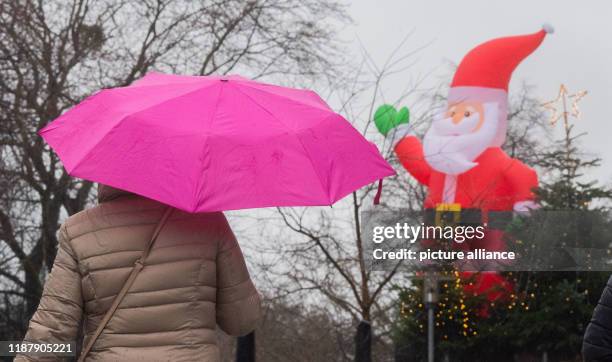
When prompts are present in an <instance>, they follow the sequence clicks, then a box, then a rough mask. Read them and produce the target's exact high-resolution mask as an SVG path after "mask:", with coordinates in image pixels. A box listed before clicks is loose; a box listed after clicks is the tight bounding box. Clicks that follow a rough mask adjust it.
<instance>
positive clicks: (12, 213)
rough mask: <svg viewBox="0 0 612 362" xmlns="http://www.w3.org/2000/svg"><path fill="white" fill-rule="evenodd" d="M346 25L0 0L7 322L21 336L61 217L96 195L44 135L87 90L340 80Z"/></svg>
mask: <svg viewBox="0 0 612 362" xmlns="http://www.w3.org/2000/svg"><path fill="white" fill-rule="evenodd" d="M345 18H346V14H345V12H344V8H343V7H342V6H341V5H340V4H339V3H337V2H335V1H334V0H250V1H242V0H201V1H182V0H143V1H122V0H119V1H114V0H112V1H111V0H101V1H88V0H64V1H42V0H17V1H12V0H10V1H9V0H0V156H1V159H0V187H2V188H1V189H0V289H1V291H0V294H1V295H2V296H4V297H3V298H2V299H1V300H2V301H1V302H0V306H2V307H3V308H4V310H3V313H0V320H2V323H3V324H4V325H5V326H13V327H15V328H17V329H16V330H17V331H18V333H17V334H19V333H21V332H23V329H24V326H25V324H26V322H27V318H24V316H29V315H31V313H33V311H34V310H35V309H36V307H37V304H38V300H39V296H40V293H41V290H42V284H43V280H44V278H45V275H46V272H47V271H48V270H49V269H50V267H51V265H52V263H53V260H54V257H55V251H56V245H57V239H56V235H55V234H56V230H57V228H58V225H59V223H60V221H61V220H62V218H63V217H65V215H71V214H73V213H75V212H77V211H79V210H82V209H83V208H84V207H85V206H86V205H87V203H88V202H89V201H91V197H92V184H91V183H90V182H87V181H82V180H76V179H73V178H71V177H70V176H69V175H68V174H67V173H66V171H65V170H64V169H63V168H62V166H61V163H60V162H59V160H58V159H57V157H56V156H55V155H54V153H53V152H52V151H51V150H50V149H49V148H48V147H47V146H46V145H45V144H44V143H43V141H42V139H41V138H40V137H38V136H37V134H36V132H37V131H38V130H40V129H41V128H42V127H44V126H45V125H46V124H47V123H48V122H49V121H51V120H52V119H54V118H56V117H57V116H59V115H60V114H61V113H62V112H63V111H65V110H66V109H67V108H69V107H71V106H72V105H74V104H75V103H77V102H78V101H80V100H81V99H83V98H84V97H85V96H86V95H88V94H90V93H91V92H92V91H94V90H97V89H99V88H100V87H112V86H119V85H126V84H129V83H130V82H132V81H133V80H135V79H136V78H138V77H140V76H142V75H144V74H145V73H146V72H148V71H150V70H154V69H156V70H160V71H171V72H180V73H188V74H212V73H220V74H224V73H228V72H242V73H243V74H245V75H247V76H251V77H255V78H258V77H272V76H274V75H277V74H283V75H284V76H285V78H287V79H291V76H292V75H295V76H309V79H312V78H314V77H315V76H316V77H326V76H330V75H333V73H332V72H333V70H334V68H335V67H336V65H337V64H336V63H341V60H340V55H341V52H340V51H338V50H337V49H336V44H337V43H336V42H335V41H334V39H333V35H334V27H333V24H334V23H335V22H337V21H338V20H343V19H345ZM287 79H285V80H287ZM15 296H18V298H15ZM24 301H25V309H23V308H21V306H22V303H23V302H24ZM20 308H21V309H20ZM20 310H21V312H19V313H18V311H20Z"/></svg>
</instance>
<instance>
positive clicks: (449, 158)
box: [423, 103, 499, 175]
mask: <svg viewBox="0 0 612 362" xmlns="http://www.w3.org/2000/svg"><path fill="white" fill-rule="evenodd" d="M483 109H484V122H483V123H482V126H481V127H480V129H478V130H477V131H476V132H471V130H472V129H474V128H475V127H476V125H477V124H478V118H479V117H480V115H479V114H474V115H472V116H471V117H469V118H467V119H464V120H463V121H462V122H460V123H459V124H458V125H455V124H453V122H452V121H451V119H449V118H440V119H437V120H434V122H433V124H432V125H431V127H429V130H427V133H425V137H424V138H423V152H424V154H425V160H427V163H428V164H429V165H430V166H431V167H432V168H433V169H434V170H436V171H439V172H442V173H444V174H448V175H459V174H461V173H464V172H466V171H468V170H469V169H471V168H472V167H474V166H476V165H478V163H475V162H474V160H475V159H476V158H477V157H478V156H480V154H481V153H482V152H483V151H484V150H486V149H487V148H489V147H490V146H491V144H492V141H493V138H495V133H496V130H497V125H498V123H499V120H498V115H499V111H498V105H497V103H485V104H484V105H483Z"/></svg>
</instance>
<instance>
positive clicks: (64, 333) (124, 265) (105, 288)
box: [15, 185, 261, 361]
mask: <svg viewBox="0 0 612 362" xmlns="http://www.w3.org/2000/svg"><path fill="white" fill-rule="evenodd" d="M98 199H99V205H98V206H96V207H94V208H91V209H88V210H85V211H83V212H80V213H78V214H75V215H73V216H72V217H70V218H69V219H68V220H67V221H66V222H65V223H64V225H62V227H61V228H60V232H59V236H60V237H59V247H58V252H57V257H56V259H55V263H54V266H53V270H52V271H51V274H50V276H49V278H48V280H47V282H46V284H45V288H44V291H43V295H42V299H41V300H40V305H39V306H38V310H37V311H36V313H35V314H34V316H33V317H32V319H31V321H30V325H29V328H28V332H27V334H26V337H25V341H28V342H36V343H58V342H69V341H75V340H76V339H77V335H78V334H79V329H80V328H81V326H82V325H83V328H84V330H83V333H84V345H87V344H88V342H89V341H91V340H92V336H94V335H95V331H96V329H97V327H98V325H99V324H100V322H101V321H102V320H103V318H104V317H105V314H106V313H107V311H108V310H109V308H111V305H112V303H113V300H114V299H115V297H116V296H117V294H120V293H119V292H120V290H121V289H122V287H123V285H124V284H125V282H126V280H128V277H129V275H130V273H131V272H132V269H133V266H134V265H135V261H137V260H138V259H139V258H140V257H141V256H142V255H143V251H144V250H145V249H146V246H147V244H148V243H149V241H150V240H151V239H152V235H153V234H154V230H155V229H156V226H157V225H158V223H159V221H160V220H161V219H162V217H163V215H164V214H167V212H168V206H166V205H163V204H161V203H158V202H156V201H153V200H149V199H146V198H144V197H140V196H137V195H134V194H131V193H128V192H125V191H122V190H118V189H115V188H112V187H108V186H104V185H100V186H99V196H98ZM143 264H144V267H143V268H142V269H141V270H140V272H139V273H138V274H137V276H136V277H135V279H134V282H133V284H132V285H131V287H130V288H129V290H128V291H127V293H126V294H125V297H124V298H123V299H122V301H121V303H120V304H119V306H118V308H117V309H116V310H115V312H114V313H113V315H112V317H111V318H110V319H109V320H108V323H107V324H106V326H105V327H104V329H103V330H102V331H101V333H100V335H99V336H98V337H97V338H96V339H95V342H93V345H92V348H91V350H90V351H89V353H88V354H87V356H86V357H85V360H86V361H219V360H220V355H219V349H218V347H217V345H216V340H217V337H216V333H215V327H216V325H217V324H218V325H219V327H221V329H223V330H224V331H225V332H227V333H228V334H230V335H235V336H239V335H244V334H247V333H249V332H250V331H252V330H253V329H254V328H255V324H256V322H257V320H258V319H259V316H260V313H261V309H260V308H261V307H260V303H261V302H260V297H259V295H258V293H257V290H256V289H255V287H254V286H253V283H252V282H251V279H250V277H249V273H248V271H247V268H246V265H245V262H244V259H243V256H242V252H241V250H240V247H239V246H238V243H237V242H236V239H235V237H234V235H233V233H232V231H231V229H230V227H229V225H228V223H227V220H226V219H225V216H224V215H223V214H222V213H220V212H219V213H201V214H189V213H186V212H183V211H180V210H176V209H172V210H171V211H170V214H169V216H168V218H167V221H166V222H165V223H164V225H163V227H162V228H161V230H160V231H159V234H158V236H157V238H156V240H155V241H154V244H153V246H152V249H151V251H150V253H149V255H148V256H147V257H146V258H145V260H144V263H143ZM82 322H83V324H82ZM15 360H16V361H33V360H37V357H35V356H23V355H21V356H18V357H17V358H16V359H15Z"/></svg>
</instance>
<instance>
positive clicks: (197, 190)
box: [192, 82, 228, 212]
mask: <svg viewBox="0 0 612 362" xmlns="http://www.w3.org/2000/svg"><path fill="white" fill-rule="evenodd" d="M226 83H228V82H221V86H220V87H219V94H218V95H217V101H216V102H215V109H214V110H213V111H212V113H211V114H210V118H209V119H208V129H209V130H211V131H212V124H213V121H214V120H215V116H216V115H217V111H218V109H219V102H220V101H221V94H222V93H223V87H224V85H225V84H226ZM204 128H205V127H204ZM206 137H208V135H206ZM205 152H206V142H203V143H202V153H205ZM203 156H205V155H203ZM205 171H206V170H204V169H203V170H202V172H200V175H204V172H205ZM201 180H202V177H200V178H198V184H197V186H196V188H195V190H193V191H194V195H193V196H194V197H193V200H194V202H195V203H196V204H195V205H194V207H192V210H193V211H194V212H195V210H196V209H197V207H198V204H199V203H200V201H199V200H200V193H201V188H202V182H201Z"/></svg>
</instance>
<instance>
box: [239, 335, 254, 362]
mask: <svg viewBox="0 0 612 362" xmlns="http://www.w3.org/2000/svg"><path fill="white" fill-rule="evenodd" d="M236 362H255V332H251V333H249V334H247V335H246V336H242V337H238V342H237V344H236Z"/></svg>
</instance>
